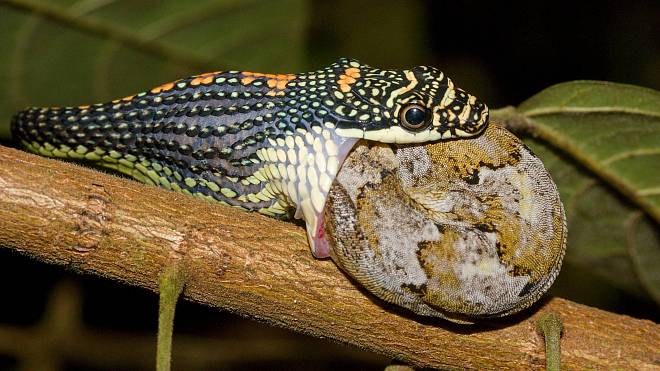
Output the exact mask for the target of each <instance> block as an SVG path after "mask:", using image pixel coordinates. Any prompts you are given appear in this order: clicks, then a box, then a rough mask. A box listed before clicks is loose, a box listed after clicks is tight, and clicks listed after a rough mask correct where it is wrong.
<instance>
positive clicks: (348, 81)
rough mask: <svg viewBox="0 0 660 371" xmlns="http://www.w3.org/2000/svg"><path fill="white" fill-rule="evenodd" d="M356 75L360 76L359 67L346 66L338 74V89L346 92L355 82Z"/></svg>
mask: <svg viewBox="0 0 660 371" xmlns="http://www.w3.org/2000/svg"><path fill="white" fill-rule="evenodd" d="M358 77H360V70H359V69H357V68H355V67H351V68H347V69H346V70H344V73H343V74H342V75H339V80H337V84H339V89H340V90H341V91H343V92H344V93H348V92H349V91H350V90H351V85H353V84H355V82H356V81H357V80H356V79H357V78H358Z"/></svg>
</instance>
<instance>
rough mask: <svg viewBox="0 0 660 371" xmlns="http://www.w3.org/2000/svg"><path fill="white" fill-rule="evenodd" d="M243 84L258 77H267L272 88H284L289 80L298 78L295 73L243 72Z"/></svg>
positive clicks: (267, 82) (249, 82) (267, 83)
mask: <svg viewBox="0 0 660 371" xmlns="http://www.w3.org/2000/svg"><path fill="white" fill-rule="evenodd" d="M242 74H243V76H244V77H243V78H242V79H241V84H243V85H248V84H251V83H252V82H253V81H254V80H256V79H258V78H264V79H266V85H268V87H269V88H271V89H278V90H284V89H285V88H286V84H288V82H289V81H291V80H293V79H295V78H296V75H294V74H272V73H259V72H243V73H242Z"/></svg>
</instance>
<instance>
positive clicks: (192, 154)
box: [12, 59, 488, 257]
mask: <svg viewBox="0 0 660 371" xmlns="http://www.w3.org/2000/svg"><path fill="white" fill-rule="evenodd" d="M487 122H488V108H487V107H486V106H485V105H484V104H483V103H481V102H479V101H477V99H476V98H475V97H474V96H472V95H470V94H468V93H466V92H464V91H463V90H461V89H458V88H456V87H455V86H454V84H453V82H452V81H451V80H450V79H449V78H447V77H446V76H445V75H444V74H443V73H442V72H440V71H438V70H437V69H435V68H432V67H426V66H420V67H415V68H413V69H411V70H402V71H399V70H384V69H377V68H372V67H370V66H367V65H364V64H361V63H359V62H358V61H355V60H351V59H341V60H339V61H338V62H336V63H333V64H332V65H330V66H328V67H326V68H323V69H320V70H318V71H314V72H309V73H301V74H278V75H275V74H264V73H254V72H239V71H228V72H212V73H206V74H202V75H197V76H192V77H189V78H186V79H182V80H178V81H174V82H171V83H167V84H164V85H161V86H159V87H156V88H153V89H151V90H149V91H146V92H143V93H140V94H136V95H134V96H129V97H126V98H123V99H118V100H115V101H112V102H108V103H102V104H94V105H89V106H78V107H64V108H30V109H26V110H24V111H22V112H19V113H18V114H16V115H15V116H14V119H13V120H12V133H13V135H14V137H15V138H18V139H20V140H21V141H22V143H23V144H24V145H25V146H26V147H27V148H28V149H30V150H31V151H33V152H36V153H38V154H41V155H45V156H51V157H61V158H70V159H78V160H86V161H90V162H93V163H95V164H97V165H100V166H104V167H108V168H112V169H115V170H118V171H120V172H123V173H125V174H128V175H129V176H131V177H133V178H135V179H137V180H139V181H142V182H144V183H148V184H154V185H158V186H161V187H164V188H167V189H171V190H175V191H180V192H184V193H188V194H191V195H195V196H199V197H202V198H205V199H209V200H214V201H218V202H220V203H223V204H227V205H231V206H235V207H239V208H243V209H246V210H254V211H259V212H261V213H264V214H267V215H270V216H275V217H288V216H289V215H290V214H293V213H294V210H295V216H296V217H298V218H303V219H304V220H305V222H306V224H307V233H308V236H309V241H310V246H311V248H312V252H313V253H314V255H315V256H317V257H327V256H328V255H329V245H328V243H327V240H326V239H325V238H323V236H322V235H323V222H322V217H323V208H324V205H325V203H326V198H327V194H328V191H329V189H330V186H331V184H332V182H333V180H334V178H335V176H336V174H337V171H338V170H339V168H340V167H341V165H342V163H343V161H344V158H345V157H346V155H347V154H348V153H349V151H350V150H351V148H352V147H353V146H354V144H355V143H356V142H357V141H358V140H360V139H367V140H371V141H378V142H383V143H425V142H429V141H433V140H439V139H451V138H460V137H471V136H475V135H478V134H479V133H480V132H481V131H482V130H483V129H484V128H485V127H486V125H487Z"/></svg>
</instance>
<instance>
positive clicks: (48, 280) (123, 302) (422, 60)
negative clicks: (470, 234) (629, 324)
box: [0, 0, 660, 370]
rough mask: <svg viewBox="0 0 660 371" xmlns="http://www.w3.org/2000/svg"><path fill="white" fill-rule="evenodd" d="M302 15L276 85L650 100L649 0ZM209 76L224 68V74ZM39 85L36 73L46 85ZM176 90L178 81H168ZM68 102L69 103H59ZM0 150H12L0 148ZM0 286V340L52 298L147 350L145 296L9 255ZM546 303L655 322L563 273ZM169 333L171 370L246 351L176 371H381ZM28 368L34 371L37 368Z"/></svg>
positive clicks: (328, 4)
mask: <svg viewBox="0 0 660 371" xmlns="http://www.w3.org/2000/svg"><path fill="white" fill-rule="evenodd" d="M0 9H1V8H0ZM0 11H2V10H0ZM246 11H247V10H246ZM307 11H308V12H309V14H308V15H309V16H308V22H307V25H306V31H305V33H306V36H305V52H304V57H303V58H302V59H301V60H297V61H295V63H294V61H291V63H290V64H287V63H288V62H287V61H284V62H283V63H282V66H280V67H278V68H282V71H274V72H298V71H291V70H287V68H289V67H287V66H289V65H291V66H295V67H290V68H301V69H304V70H313V69H316V68H318V67H321V66H324V65H327V64H328V63H330V62H332V61H334V60H336V59H337V58H339V57H341V56H348V57H353V58H357V59H359V60H361V61H362V62H364V63H367V64H370V65H373V66H378V67H383V68H388V67H390V68H409V67H411V66H414V65H418V64H428V65H434V66H437V67H439V68H440V69H442V70H443V71H444V72H446V73H447V74H448V75H449V76H451V77H452V79H453V80H454V81H455V82H456V83H457V85H459V86H461V87H463V88H465V89H466V90H468V91H470V92H471V93H474V94H475V95H476V96H478V97H480V98H481V99H482V100H484V101H486V102H488V104H489V106H490V107H494V108H496V107H502V106H506V105H517V104H519V103H520V102H522V101H524V100H525V99H526V98H528V97H530V96H532V95H533V94H535V93H536V92H538V91H540V90H542V89H544V88H546V87H548V86H550V85H553V84H556V83H559V82H562V81H570V80H578V79H598V80H609V81H616V82H622V83H628V84H635V85H641V86H646V87H650V88H654V89H658V88H660V22H659V20H660V2H658V1H649V2H641V1H626V2H623V1H611V2H580V1H570V2H569V1H553V2H547V3H545V4H541V5H538V4H537V3H536V2H479V1H348V0H340V1H312V2H309V3H308V8H307ZM0 27H1V26H0ZM245 27H249V24H248V25H246V26H245ZM63 52H66V50H63ZM219 64H220V65H221V66H220V67H221V68H225V66H222V61H220V62H219ZM228 67H233V68H237V69H248V67H245V68H244V67H242V66H240V65H231V66H228ZM262 70H263V68H262ZM47 72H48V67H47V66H44V72H43V73H47ZM198 72H199V71H198ZM264 72H270V71H267V70H264ZM72 74H75V71H72ZM184 75H185V74H184ZM177 77H182V76H173V78H177ZM161 82H162V81H161ZM156 83H158V81H156ZM148 87H149V86H142V87H141V88H140V89H144V88H148ZM127 93H131V92H130V91H129V92H127ZM108 98H115V97H108ZM66 99H67V98H63V100H66ZM74 103H78V102H71V103H70V104H74ZM58 104H59V103H58ZM67 104H68V103H67ZM18 108H20V107H16V109H18ZM5 121H6V119H5ZM2 141H3V142H4V144H10V145H11V144H12V142H11V140H10V139H8V138H7V137H4V138H2ZM0 282H3V291H4V292H3V295H2V297H3V298H4V299H2V305H0V325H1V326H2V327H3V328H7V329H14V330H20V331H23V330H26V329H29V328H36V327H38V326H39V323H40V321H45V320H46V316H45V315H44V313H47V308H49V307H51V308H52V307H53V306H57V305H60V304H57V300H52V299H49V298H52V297H57V296H58V295H59V296H60V297H64V298H69V299H70V301H73V302H76V301H80V302H81V310H82V314H81V318H79V320H81V321H82V323H83V326H84V327H85V328H87V329H88V330H89V331H93V332H97V333H99V334H101V335H102V336H105V337H107V338H108V339H109V340H108V341H109V342H110V343H121V342H124V341H129V339H131V340H130V341H133V340H135V339H133V338H132V337H131V338H127V336H129V335H127V334H130V336H138V337H139V336H144V337H146V340H145V341H144V343H145V344H146V345H147V346H149V344H151V342H152V341H154V342H155V331H156V318H157V317H156V313H157V297H156V296H155V295H154V294H152V293H148V292H145V291H142V290H139V289H135V288H131V287H127V286H124V285H121V284H119V283H116V282H111V281H107V280H102V279H98V278H94V277H89V276H81V275H78V274H77V273H75V272H71V271H68V270H66V269H64V268H62V267H53V266H48V265H45V264H42V263H38V262H35V261H33V260H31V259H29V258H27V257H23V256H18V255H16V254H15V253H14V252H12V251H9V250H6V249H0ZM63 287H64V288H63ZM553 290H554V291H553V293H555V294H557V295H560V296H563V297H568V298H570V299H572V300H576V301H579V302H583V303H586V304H590V305H595V306H599V307H601V308H605V309H607V310H611V311H615V312H619V313H626V314H630V315H633V316H637V317H642V318H650V319H654V320H655V321H658V320H659V318H660V315H659V314H658V309H657V306H655V304H652V303H651V302H650V300H649V299H647V298H644V297H640V296H638V295H632V294H629V293H627V292H624V291H622V290H620V289H618V288H616V287H614V286H612V285H610V284H609V283H607V282H604V281H603V280H602V279H600V278H598V277H594V276H590V275H589V274H588V273H584V272H581V271H580V269H579V268H575V267H573V268H571V267H568V268H567V269H565V271H563V272H562V274H561V275H560V278H559V280H558V282H557V284H556V287H555V288H554V289H553ZM62 292H64V294H62ZM67 295H68V296H67ZM64 307H66V306H64ZM73 308H74V309H75V308H76V307H75V305H74V306H73ZM74 314H75V313H71V315H72V316H73V315H74ZM175 331H176V333H175V337H174V344H175V345H174V352H175V353H174V354H175V364H174V366H175V369H176V368H177V363H176V359H177V343H179V344H181V342H187V341H189V340H190V339H188V338H186V336H190V337H191V338H197V339H201V340H200V341H207V342H211V341H216V340H217V339H222V340H225V341H227V344H229V343H232V342H233V344H239V345H238V347H239V348H242V349H243V351H242V354H243V355H242V356H241V355H237V354H236V352H232V351H231V350H227V349H225V350H223V349H218V350H217V354H213V355H208V354H207V355H205V356H204V357H207V358H204V357H202V356H200V358H199V359H207V360H208V363H207V364H203V363H202V364H199V363H197V364H195V363H187V361H186V360H185V359H184V360H183V361H180V362H182V363H180V364H178V367H179V368H180V369H198V368H202V369H208V368H210V369H246V370H247V369H253V368H269V369H288V368H297V369H335V368H339V367H341V368H346V367H352V368H355V369H369V368H371V369H382V368H383V367H384V366H385V365H386V364H387V363H388V362H389V361H388V360H387V359H385V358H382V357H380V356H375V355H370V354H366V353H360V352H358V351H354V350H352V349H348V348H346V347H342V346H338V345H335V344H328V342H326V341H321V340H317V339H312V338H309V337H304V336H302V335H297V334H293V333H290V332H287V331H285V330H280V329H273V328H270V327H266V326H262V325H259V324H255V323H253V322H250V321H245V320H243V319H239V318H236V317H234V316H233V315H230V314H227V313H220V312H216V311H215V310H212V309H210V308H206V307H203V306H200V305H196V304H191V303H187V302H184V303H181V304H180V306H179V308H178V312H177V323H176V327H175ZM1 336H2V335H0V337H1ZM25 336H29V334H28V335H25ZM182 338H183V339H182ZM181 339H182V340H181ZM213 339H215V340H213ZM5 340H6V338H5ZM257 340H259V341H263V340H266V341H271V342H272V344H274V345H273V348H268V349H265V348H258V347H257V348H256V349H255V347H254V346H252V345H253V344H255V342H256V341H257ZM135 341H137V340H135ZM35 343H39V342H38V341H36V340H35ZM136 344H142V343H140V342H139V341H137V343H136ZM223 344H224V343H223ZM259 344H262V343H261V342H260V343H259ZM278 344H279V345H280V346H279V348H278ZM282 344H285V345H282ZM221 345H222V344H221ZM225 345H226V344H225ZM40 346H41V345H35V350H34V352H35V357H34V359H33V360H34V361H35V363H34V364H35V365H46V364H48V365H55V366H54V367H56V368H57V367H58V366H57V365H59V367H63V368H64V369H70V370H78V369H95V370H103V369H108V370H109V369H127V370H128V369H150V368H151V359H152V355H151V354H146V355H143V357H142V358H144V359H141V360H138V359H140V355H139V354H138V355H137V356H135V358H136V360H135V361H134V362H133V361H127V362H128V363H123V361H121V360H116V361H111V360H108V354H110V353H112V352H113V350H112V347H109V348H108V349H102V350H100V351H99V355H98V358H99V359H100V360H103V361H93V360H92V361H80V360H73V361H72V360H66V359H64V360H61V359H59V358H58V356H57V355H52V357H50V356H44V354H46V355H47V352H45V353H44V352H43V349H44V348H43V347H41V348H40ZM260 346H262V345H260ZM266 348H267V347H266ZM136 349H137V350H139V349H142V348H139V346H136ZM147 349H148V348H147ZM273 349H274V350H273ZM231 353H233V354H231ZM239 353H241V352H239ZM37 355H38V356H37ZM39 357H41V358H43V363H39V362H41V361H40V359H41V358H39ZM37 358H39V359H37ZM110 358H113V359H114V358H119V359H121V358H122V357H121V355H116V356H114V357H110ZM127 358H131V357H128V356H127ZM90 359H94V357H93V356H92V357H91V358H90ZM131 359H132V358H131ZM178 359H179V360H181V357H179V358H178ZM49 362H50V363H49ZM113 362H114V363H113ZM18 367H19V363H18V358H17V356H15V355H12V354H7V355H0V369H15V368H18Z"/></svg>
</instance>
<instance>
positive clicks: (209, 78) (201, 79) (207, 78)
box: [190, 71, 220, 86]
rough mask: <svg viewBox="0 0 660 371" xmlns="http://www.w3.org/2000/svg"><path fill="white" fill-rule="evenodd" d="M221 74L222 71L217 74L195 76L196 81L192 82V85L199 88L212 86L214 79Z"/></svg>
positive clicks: (209, 73)
mask: <svg viewBox="0 0 660 371" xmlns="http://www.w3.org/2000/svg"><path fill="white" fill-rule="evenodd" d="M219 73H220V71H216V72H208V73H203V74H201V75H196V76H193V77H194V79H192V81H190V85H192V86H197V85H200V84H210V83H212V82H213V79H214V78H215V77H216V76H217V75H218V74H219Z"/></svg>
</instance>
